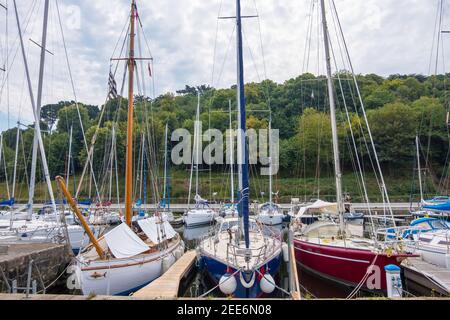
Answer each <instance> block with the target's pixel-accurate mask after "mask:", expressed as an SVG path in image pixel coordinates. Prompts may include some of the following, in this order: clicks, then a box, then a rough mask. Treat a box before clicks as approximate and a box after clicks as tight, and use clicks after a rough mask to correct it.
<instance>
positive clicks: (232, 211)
mask: <svg viewBox="0 0 450 320" xmlns="http://www.w3.org/2000/svg"><path fill="white" fill-rule="evenodd" d="M228 112H229V114H230V116H229V126H230V127H229V130H230V131H229V132H230V135H229V137H228V138H229V140H228V143H229V150H230V203H225V204H224V205H223V206H222V208H220V211H219V215H220V216H221V217H222V218H230V217H231V218H235V217H237V216H238V215H239V212H238V210H237V204H236V203H235V199H234V135H233V125H232V123H233V122H232V112H231V100H230V101H228Z"/></svg>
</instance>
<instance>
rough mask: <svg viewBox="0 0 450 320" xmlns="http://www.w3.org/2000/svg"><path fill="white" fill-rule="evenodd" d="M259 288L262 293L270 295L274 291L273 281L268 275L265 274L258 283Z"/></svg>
mask: <svg viewBox="0 0 450 320" xmlns="http://www.w3.org/2000/svg"><path fill="white" fill-rule="evenodd" d="M259 286H260V287H261V291H262V292H264V293H267V294H269V293H272V292H274V291H275V280H274V279H273V277H272V276H271V275H270V274H268V273H266V274H265V275H264V276H263V277H262V279H261V281H260V282H259Z"/></svg>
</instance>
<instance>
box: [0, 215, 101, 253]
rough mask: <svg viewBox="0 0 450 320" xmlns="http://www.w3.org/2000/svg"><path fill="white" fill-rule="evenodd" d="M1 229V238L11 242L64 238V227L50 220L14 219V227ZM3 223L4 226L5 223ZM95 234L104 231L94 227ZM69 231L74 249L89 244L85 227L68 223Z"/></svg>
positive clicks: (55, 241)
mask: <svg viewBox="0 0 450 320" xmlns="http://www.w3.org/2000/svg"><path fill="white" fill-rule="evenodd" d="M7 223H8V227H7V228H3V230H2V229H0V230H2V231H1V234H0V240H5V241H9V242H17V241H21V242H31V243H45V242H50V243H62V242H63V239H64V234H65V231H64V227H63V226H62V225H60V224H58V223H56V222H50V221H39V220H36V221H14V222H13V228H12V229H10V228H9V221H8V222H7ZM1 225H3V226H4V223H2V224H1ZM92 230H93V231H94V234H95V235H96V236H97V237H98V236H99V235H100V233H101V231H102V228H100V227H93V228H92ZM67 232H68V234H69V241H70V245H71V248H72V250H74V251H78V250H80V249H81V248H83V247H85V246H87V245H88V244H89V238H88V237H87V235H86V233H85V231H84V229H83V227H81V226H76V225H68V226H67Z"/></svg>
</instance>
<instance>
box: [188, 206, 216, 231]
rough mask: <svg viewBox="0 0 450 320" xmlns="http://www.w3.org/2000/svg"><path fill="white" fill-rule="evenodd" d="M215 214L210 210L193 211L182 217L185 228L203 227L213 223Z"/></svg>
mask: <svg viewBox="0 0 450 320" xmlns="http://www.w3.org/2000/svg"><path fill="white" fill-rule="evenodd" d="M214 218H215V213H214V211H212V210H210V209H195V210H190V211H188V212H187V213H186V214H185V215H184V216H183V221H184V224H185V225H186V227H196V226H203V225H206V224H211V223H213V222H214Z"/></svg>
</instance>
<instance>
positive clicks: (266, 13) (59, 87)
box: [0, 0, 450, 129]
mask: <svg viewBox="0 0 450 320" xmlns="http://www.w3.org/2000/svg"><path fill="white" fill-rule="evenodd" d="M311 1H316V0H295V1H294V0H242V4H243V14H244V15H255V14H256V13H258V14H259V19H246V20H245V22H244V38H245V60H246V81H259V80H261V79H263V78H265V77H268V78H270V79H273V80H275V81H277V82H283V81H285V80H287V79H289V78H292V77H295V76H297V75H298V74H299V73H301V71H302V69H303V67H302V66H304V64H305V61H304V60H305V59H304V57H305V54H304V53H305V49H304V48H305V41H306V39H307V29H308V21H309V20H310V18H311V17H312V25H313V30H314V31H312V32H311V43H312V44H311V49H310V51H309V52H310V59H309V60H310V68H309V71H316V72H317V70H318V68H317V66H315V64H316V63H317V62H318V61H320V54H319V55H317V50H316V49H317V48H318V47H319V45H318V44H319V41H320V37H318V36H317V35H319V34H320V30H319V29H318V28H317V26H318V25H319V24H318V19H317V13H318V11H317V10H316V9H313V11H311V7H312V6H311ZM0 2H1V3H6V2H8V4H9V7H10V9H11V10H9V15H8V17H7V15H6V14H5V12H2V11H0V39H1V48H0V52H1V53H2V54H1V56H0V59H1V64H2V65H5V64H6V63H7V61H8V63H9V66H10V71H9V81H8V82H6V75H5V73H3V74H2V75H1V76H0V80H1V87H0V89H1V100H0V129H5V128H8V127H12V126H14V125H15V122H16V121H17V120H18V119H20V121H22V122H25V123H30V121H31V120H32V119H33V116H32V111H31V110H32V109H31V107H30V99H29V96H28V91H27V86H26V82H25V74H24V68H23V61H22V56H21V55H20V51H19V50H18V49H19V47H18V44H19V43H18V39H17V25H16V21H15V16H14V10H13V4H12V0H8V1H6V0H0ZM17 2H18V12H19V16H20V20H21V24H22V28H23V29H24V30H25V32H24V33H25V35H24V39H25V43H26V50H27V55H28V59H29V65H30V72H31V77H32V81H33V86H34V88H33V90H34V94H35V95H36V90H37V89H36V88H37V78H38V71H39V63H38V62H39V53H40V49H39V47H38V46H37V45H36V44H34V43H33V42H32V41H30V39H32V40H33V41H35V42H37V43H40V42H41V31H42V16H43V7H44V1H43V0H17ZM50 2H51V6H50V18H49V26H48V30H49V36H48V50H49V53H48V54H47V57H46V69H45V82H44V93H43V104H46V103H52V102H57V101H59V100H71V99H74V94H73V91H72V88H71V83H70V79H69V76H68V68H67V65H66V60H65V59H66V56H65V53H64V49H63V41H62V39H61V33H60V31H59V30H60V29H59V24H58V15H57V8H56V4H55V0H51V1H50ZM326 2H327V3H328V0H327V1H326ZM438 2H439V0H364V1H361V0H335V4H336V7H337V10H338V13H339V16H340V19H341V23H342V26H343V29H344V33H345V36H346V40H347V43H348V46H349V50H350V54H351V56H352V62H353V65H354V67H355V71H356V72H357V73H377V74H380V75H389V74H394V73H421V74H428V73H429V65H430V54H431V52H432V44H433V33H434V28H435V17H436V11H437V8H438ZM234 3H235V2H234V1H232V0H222V1H221V0H209V1H204V0H203V1H202V0H152V1H149V0H145V1H143V0H141V1H139V0H138V7H139V15H140V17H141V20H142V23H143V27H144V30H145V33H146V37H147V39H148V41H149V46H150V49H151V54H152V56H153V58H154V70H153V72H154V84H155V92H156V94H157V95H159V94H162V93H165V92H169V91H172V92H173V91H175V90H178V89H181V88H183V87H184V85H185V84H189V85H200V84H209V85H213V86H214V87H228V86H230V85H231V84H233V83H234V82H235V80H234V79H235V67H234V64H235V62H234V50H235V44H234V38H233V37H232V35H233V28H234V25H233V21H232V20H220V21H219V22H218V20H217V16H218V13H219V8H220V15H221V16H232V15H233V14H234ZM447 3H448V4H446V6H445V10H444V17H443V21H444V29H446V28H447V29H446V30H449V29H450V16H449V14H448V12H450V11H449V10H450V3H449V2H447ZM255 4H256V6H255ZM315 8H317V7H315ZM59 9H60V13H61V18H62V23H63V29H64V35H65V39H66V43H67V49H68V55H69V60H70V66H71V69H72V73H73V75H74V84H75V92H76V95H77V98H78V100H79V101H81V102H84V103H89V104H96V105H98V104H102V103H103V102H104V100H105V96H106V93H107V80H108V73H109V68H110V58H111V56H112V54H113V52H114V48H115V47H116V43H117V41H118V39H119V36H120V34H121V32H122V30H123V27H124V25H125V23H126V21H127V15H128V12H129V1H127V0H95V1H92V0H59ZM329 19H330V21H329V22H330V33H333V32H334V29H333V28H334V25H333V20H332V18H331V16H330V17H329ZM6 22H8V33H6ZM6 35H8V36H6ZM446 37H448V38H447V39H446ZM261 43H262V46H261ZM443 43H444V44H450V35H444V38H443ZM6 44H8V47H9V48H8V52H9V54H7V53H6V52H7V48H6V47H7V46H6ZM447 47H448V45H447ZM215 48H216V50H214V49H215ZM337 48H338V44H337V43H336V44H335V49H336V50H337ZM444 49H445V47H444ZM320 50H321V49H320ZM319 52H320V51H319ZM143 55H144V56H148V55H149V53H148V51H144V52H143ZM443 55H444V56H445V51H444V54H443ZM441 60H442V61H441V62H440V67H439V69H440V72H442V71H443V70H444V69H445V64H444V61H445V59H441ZM447 62H448V61H447ZM321 63H322V64H323V62H321ZM319 70H320V67H319ZM447 71H448V70H447ZM119 73H120V72H119ZM119 78H120V76H118V79H117V82H118V83H120V82H121V81H120V80H119ZM7 83H8V84H9V85H7ZM8 87H9V90H8ZM146 90H147V92H149V93H150V92H152V91H153V90H152V86H151V83H150V81H149V80H148V79H147V89H146ZM8 93H9V103H8Z"/></svg>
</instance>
